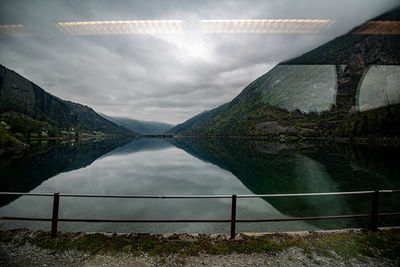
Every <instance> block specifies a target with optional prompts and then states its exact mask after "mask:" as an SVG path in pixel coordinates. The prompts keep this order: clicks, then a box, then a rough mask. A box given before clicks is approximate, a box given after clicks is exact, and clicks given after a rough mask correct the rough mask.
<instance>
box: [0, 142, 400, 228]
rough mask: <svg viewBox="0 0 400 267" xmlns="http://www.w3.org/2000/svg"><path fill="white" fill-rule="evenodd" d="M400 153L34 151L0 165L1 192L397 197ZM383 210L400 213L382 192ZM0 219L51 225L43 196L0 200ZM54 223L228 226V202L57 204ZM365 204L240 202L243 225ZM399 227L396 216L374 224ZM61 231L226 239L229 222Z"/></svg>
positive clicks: (365, 202) (339, 224)
mask: <svg viewBox="0 0 400 267" xmlns="http://www.w3.org/2000/svg"><path fill="white" fill-rule="evenodd" d="M398 151H399V147H394V146H371V145H348V144H347V145H345V144H324V143H293V144H286V143H266V142H261V141H244V140H232V139H230V140H222V139H215V140H210V139H207V140H205V139H200V140H195V141H194V140H190V139H167V140H161V139H139V140H134V141H99V142H90V143H75V144H72V143H65V144H50V143H49V144H39V145H37V146H33V147H32V148H31V149H29V150H26V151H24V152H23V153H20V154H15V155H11V156H10V155H8V156H7V157H3V158H1V163H0V176H1V180H0V183H1V191H20V192H51V193H54V192H61V193H75V194H135V195H146V194H152V195H153V194H157V195H158V194H160V195H161V194H162V195H172V194H178V195H182V194H184V195H195V194H263V193H303V192H337V191H358V190H372V189H399V188H400V169H399V167H398V164H399V162H400V160H399V156H398ZM380 200H381V205H380V208H381V211H383V212H391V211H399V210H400V205H399V204H400V194H397V195H396V194H392V195H387V194H382V195H381V198H380ZM1 201H2V202H1V204H2V207H1V208H0V216H29V217H50V216H51V210H52V199H51V198H48V197H32V196H30V197H28V196H25V197H19V198H14V199H13V198H4V197H3V198H2V199H1ZM60 203H61V204H60V216H59V217H60V218H105V219H229V218H230V210H231V207H230V205H231V203H230V200H229V199H211V200H210V199H208V200H204V199H190V200H188V199H186V200H182V199H169V200H166V199H147V200H146V199H101V198H61V202H60ZM370 210H371V197H370V196H368V195H363V196H329V197H326V196H325V197H290V198H274V199H271V198H270V199H238V210H237V217H238V218H239V219H257V218H281V217H299V216H322V215H342V214H354V213H369V212H370ZM379 223H380V225H395V224H396V225H398V224H399V223H400V218H399V217H391V218H389V217H385V218H381V219H380V222H379ZM368 224H369V219H342V220H324V221H307V222H279V223H251V224H250V223H247V224H239V225H238V226H237V229H238V231H247V232H261V231H296V230H317V229H332V228H349V227H368ZM0 227H1V228H17V227H18V228H20V227H26V228H32V229H49V228H50V225H49V223H46V222H28V221H24V222H21V221H19V222H18V221H7V222H5V221H0ZM59 230H61V231H115V232H153V233H159V232H192V233H193V232H196V233H213V232H229V225H228V224H225V223H218V224H207V223H192V224H186V223H180V224H165V223H164V224H150V223H146V224H127V223H125V224H111V223H92V224H88V223H60V225H59Z"/></svg>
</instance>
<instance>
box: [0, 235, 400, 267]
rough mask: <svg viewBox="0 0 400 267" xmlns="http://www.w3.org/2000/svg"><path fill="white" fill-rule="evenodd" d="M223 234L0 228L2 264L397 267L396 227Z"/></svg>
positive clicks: (398, 238)
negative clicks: (232, 236) (52, 231)
mask: <svg viewBox="0 0 400 267" xmlns="http://www.w3.org/2000/svg"><path fill="white" fill-rule="evenodd" d="M226 237H228V238H229V235H225V234H211V235H207V234H204V235H202V234H164V235H150V234H129V233H96V232H93V233H90V232H89V233H59V234H58V235H57V237H56V238H54V239H51V238H50V232H49V231H31V230H24V229H17V230H0V265H4V266H21V265H22V266H32V265H34V266H60V265H62V266H321V265H322V266H338V265H340V266H344V265H355V266H361V265H362V266H398V265H399V264H400V253H399V250H400V227H390V228H380V229H379V231H378V232H377V233H372V232H369V231H366V230H363V229H343V230H328V231H315V232H310V231H304V232H279V233H276V232H274V233H272V232H271V233H241V234H238V235H237V236H236V239H235V240H229V239H226Z"/></svg>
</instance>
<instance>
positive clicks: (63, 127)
mask: <svg viewBox="0 0 400 267" xmlns="http://www.w3.org/2000/svg"><path fill="white" fill-rule="evenodd" d="M0 123H1V124H0V129H1V132H0V148H5V147H10V146H15V145H17V144H19V143H18V141H19V142H24V143H26V142H29V141H30V140H31V139H42V138H61V139H88V138H98V137H103V138H104V137H126V136H131V137H135V136H138V134H137V133H134V132H132V131H130V130H127V129H125V128H123V127H121V126H118V125H116V124H114V123H112V122H110V121H108V120H106V119H105V118H103V117H101V116H100V115H98V114H97V113H96V112H95V111H94V110H93V109H91V108H90V107H87V106H84V105H80V104H77V103H72V102H69V101H64V100H62V99H60V98H58V97H55V96H53V95H51V94H49V93H47V92H46V91H44V90H43V89H42V88H40V87H38V86H37V85H36V84H34V83H32V82H30V81H28V80H27V79H25V78H23V77H22V76H20V75H19V74H17V73H15V72H13V71H11V70H9V69H7V68H5V67H3V66H1V65H0Z"/></svg>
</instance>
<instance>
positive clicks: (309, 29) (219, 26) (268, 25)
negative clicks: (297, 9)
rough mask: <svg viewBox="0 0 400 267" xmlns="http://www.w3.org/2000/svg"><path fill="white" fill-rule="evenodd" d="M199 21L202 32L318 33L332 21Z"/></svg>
mask: <svg viewBox="0 0 400 267" xmlns="http://www.w3.org/2000/svg"><path fill="white" fill-rule="evenodd" d="M200 22H201V25H202V30H203V32H204V33H318V32H320V31H322V30H325V29H327V28H328V27H329V26H330V25H331V24H333V23H334V21H333V20H327V19H228V20H223V19H222V20H220V19H217V20H201V21H200Z"/></svg>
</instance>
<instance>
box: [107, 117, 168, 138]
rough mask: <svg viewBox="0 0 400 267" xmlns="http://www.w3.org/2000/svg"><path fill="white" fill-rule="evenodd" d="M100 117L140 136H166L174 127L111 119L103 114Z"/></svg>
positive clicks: (117, 118)
mask: <svg viewBox="0 0 400 267" xmlns="http://www.w3.org/2000/svg"><path fill="white" fill-rule="evenodd" d="M100 115H101V116H102V117H103V118H105V119H107V120H109V121H112V122H113V123H115V124H116V125H119V126H122V127H124V128H126V129H129V130H131V131H133V132H137V133H140V134H155V135H157V134H164V133H165V132H167V131H168V130H170V129H171V128H172V127H174V125H173V124H168V123H163V122H156V121H140V120H134V119H130V118H123V117H111V116H108V115H105V114H102V113H100Z"/></svg>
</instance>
